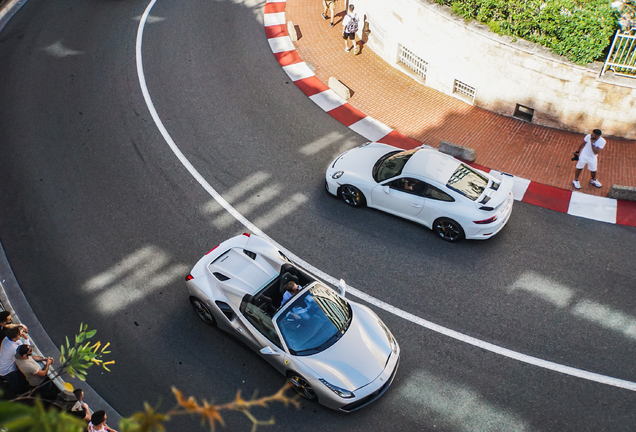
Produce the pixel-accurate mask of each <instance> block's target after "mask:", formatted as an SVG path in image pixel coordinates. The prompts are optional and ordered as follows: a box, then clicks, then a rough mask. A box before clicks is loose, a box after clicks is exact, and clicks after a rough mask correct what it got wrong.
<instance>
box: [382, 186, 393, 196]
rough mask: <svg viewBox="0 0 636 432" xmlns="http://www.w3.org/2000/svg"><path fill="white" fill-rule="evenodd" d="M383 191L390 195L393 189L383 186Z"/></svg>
mask: <svg viewBox="0 0 636 432" xmlns="http://www.w3.org/2000/svg"><path fill="white" fill-rule="evenodd" d="M382 190H383V191H384V193H385V194H388V193H389V192H390V191H391V189H389V187H388V186H382Z"/></svg>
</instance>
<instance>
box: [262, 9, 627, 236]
mask: <svg viewBox="0 0 636 432" xmlns="http://www.w3.org/2000/svg"><path fill="white" fill-rule="evenodd" d="M285 6H286V0H267V3H266V4H265V11H264V16H263V22H264V25H265V35H266V36H267V41H268V42H269V46H270V48H271V49H272V52H273V53H274V56H276V59H277V60H278V62H279V63H280V65H281V66H282V67H283V70H284V71H285V72H286V73H287V75H288V76H289V78H290V79H291V80H292V81H293V82H294V83H295V84H296V85H297V86H298V88H300V90H302V92H303V93H305V94H306V95H307V96H308V97H309V99H311V100H312V101H314V102H315V103H316V104H317V105H318V106H319V107H320V108H322V109H323V110H324V111H325V112H326V113H327V114H329V115H331V116H332V117H334V118H335V119H336V120H338V121H339V122H340V123H342V124H344V125H345V126H347V127H349V128H350V129H351V130H353V131H354V132H356V133H358V134H360V135H362V136H363V137H365V138H367V139H368V140H370V141H377V142H381V143H385V144H390V145H393V146H395V147H399V148H403V149H412V148H415V147H418V146H421V145H422V143H420V142H419V141H417V140H414V139H412V138H409V137H407V136H406V135H404V134H402V133H400V132H398V131H396V130H393V129H391V128H390V127H388V126H386V125H384V124H382V123H380V122H379V121H377V120H376V119H374V118H372V117H369V116H368V115H366V114H364V113H363V112H362V111H360V110H358V109H356V108H354V107H353V106H352V105H351V104H349V103H348V102H347V101H345V100H344V99H342V98H341V97H340V96H338V95H337V94H336V93H335V92H334V91H333V90H331V89H330V88H329V87H328V86H327V85H325V84H324V83H323V82H322V81H320V80H319V79H318V77H316V75H315V74H314V72H313V71H312V70H311V69H310V68H309V66H307V64H306V63H305V62H304V61H303V60H302V59H301V58H300V56H299V55H298V52H297V51H296V48H294V44H293V43H292V40H291V38H290V37H289V33H288V31H287V22H286V19H285ZM469 165H471V166H473V167H475V168H479V169H481V170H483V171H486V172H490V173H491V174H493V175H500V173H499V172H498V171H495V170H492V169H490V168H487V167H484V166H481V165H478V164H474V163H471V164H469ZM514 181H515V185H514V188H513V194H514V197H515V200H517V201H522V202H525V203H529V204H533V205H537V206H540V207H544V208H548V209H551V210H556V211H558V212H562V213H567V214H570V215H574V216H579V217H583V218H586V219H593V220H597V221H602V222H608V223H613V224H619V225H630V226H636V202H631V201H623V200H616V199H612V198H604V197H598V196H594V195H588V194H584V193H580V192H575V191H570V190H565V189H559V188H556V187H554V186H547V185H543V184H540V183H536V182H533V181H531V180H527V179H524V178H520V177H516V176H515V177H514Z"/></svg>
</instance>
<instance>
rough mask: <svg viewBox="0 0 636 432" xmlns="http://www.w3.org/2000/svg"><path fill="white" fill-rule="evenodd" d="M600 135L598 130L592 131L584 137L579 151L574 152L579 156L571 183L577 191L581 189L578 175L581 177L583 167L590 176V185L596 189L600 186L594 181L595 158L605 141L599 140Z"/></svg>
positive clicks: (598, 182) (599, 183)
mask: <svg viewBox="0 0 636 432" xmlns="http://www.w3.org/2000/svg"><path fill="white" fill-rule="evenodd" d="M602 133H603V132H601V130H600V129H594V130H593V131H592V133H591V134H589V135H586V136H585V138H584V139H583V143H582V144H581V145H580V147H579V149H578V150H577V151H575V152H574V153H575V154H579V160H578V162H577V163H576V172H575V173H574V180H573V181H572V184H573V185H574V187H575V188H577V189H581V184H580V183H579V175H581V171H582V170H583V168H584V167H585V165H587V169H588V170H590V174H591V175H592V180H590V183H592V184H593V185H594V186H596V187H598V188H600V187H601V186H602V184H601V182H600V181H598V180H596V163H597V157H598V154H599V153H600V152H601V150H602V149H603V147H605V140H604V139H603V138H601V135H602Z"/></svg>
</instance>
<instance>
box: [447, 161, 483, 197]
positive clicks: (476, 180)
mask: <svg viewBox="0 0 636 432" xmlns="http://www.w3.org/2000/svg"><path fill="white" fill-rule="evenodd" d="M446 186H448V187H449V188H451V189H452V190H454V191H456V192H459V193H460V194H462V195H464V196H465V197H466V198H468V199H471V200H473V201H475V200H476V199H477V198H479V196H480V195H481V194H482V193H483V192H484V189H486V186H488V179H487V178H486V177H485V176H483V175H481V174H480V173H478V172H477V171H475V170H474V169H472V168H471V167H469V166H467V165H464V164H461V165H460V166H459V167H458V168H457V169H456V170H455V172H454V173H453V175H452V176H451V178H450V179H448V183H447V184H446Z"/></svg>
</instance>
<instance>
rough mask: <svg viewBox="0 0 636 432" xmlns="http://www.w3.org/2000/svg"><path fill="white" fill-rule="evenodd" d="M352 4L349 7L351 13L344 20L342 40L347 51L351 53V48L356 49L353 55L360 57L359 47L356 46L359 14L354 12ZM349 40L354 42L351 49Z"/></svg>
mask: <svg viewBox="0 0 636 432" xmlns="http://www.w3.org/2000/svg"><path fill="white" fill-rule="evenodd" d="M353 9H354V7H353V5H352V4H350V5H349V12H347V15H345V17H344V19H343V20H342V38H343V39H344V41H345V51H346V52H349V51H351V48H355V49H354V50H353V53H354V54H355V55H358V46H357V45H356V32H357V31H358V14H357V13H355V12H354V11H353ZM349 40H351V41H353V45H351V47H349Z"/></svg>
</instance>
